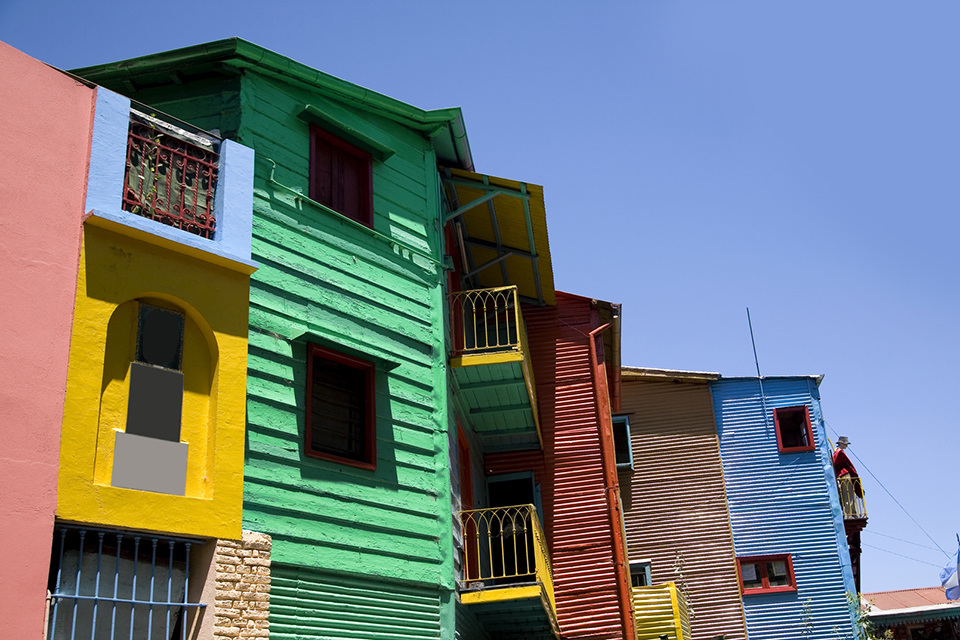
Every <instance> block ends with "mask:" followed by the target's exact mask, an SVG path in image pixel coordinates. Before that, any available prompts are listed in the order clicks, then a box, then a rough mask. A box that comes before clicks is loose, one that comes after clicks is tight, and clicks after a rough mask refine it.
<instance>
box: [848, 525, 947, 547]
mask: <svg viewBox="0 0 960 640" xmlns="http://www.w3.org/2000/svg"><path fill="white" fill-rule="evenodd" d="M863 532H864V533H869V534H870V535H873V536H881V537H884V538H890V539H891V540H896V541H897V542H905V543H907V544H912V545H913V546H915V547H920V548H921V549H930V550H931V551H938V549H937V548H936V547H928V546H927V545H925V544H920V543H918V542H911V541H909V540H904V539H902V538H895V537H893V536H888V535H887V534H885V533H880V532H878V531H873V530H872V529H864V530H863ZM940 551H942V549H940Z"/></svg>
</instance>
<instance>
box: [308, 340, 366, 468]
mask: <svg viewBox="0 0 960 640" xmlns="http://www.w3.org/2000/svg"><path fill="white" fill-rule="evenodd" d="M374 373H375V367H374V364H373V363H372V362H368V361H366V360H361V359H360V358H354V357H351V356H347V355H344V354H342V353H338V352H336V351H333V350H331V349H325V348H324V347H320V346H317V345H315V344H310V345H308V348H307V399H306V454H307V455H308V456H311V457H314V458H322V459H324V460H332V461H334V462H340V463H343V464H348V465H351V466H355V467H361V468H363V469H371V470H373V469H376V462H377V456H376V441H377V438H376V436H377V430H376V408H375V407H376V404H375V393H376V391H375V386H374V385H375V376H374Z"/></svg>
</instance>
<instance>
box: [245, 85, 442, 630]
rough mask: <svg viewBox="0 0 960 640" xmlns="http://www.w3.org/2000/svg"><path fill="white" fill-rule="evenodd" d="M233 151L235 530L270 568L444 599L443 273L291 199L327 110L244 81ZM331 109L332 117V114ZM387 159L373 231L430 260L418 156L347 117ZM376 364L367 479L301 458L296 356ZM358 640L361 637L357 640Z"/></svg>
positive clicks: (301, 376) (423, 148)
mask: <svg viewBox="0 0 960 640" xmlns="http://www.w3.org/2000/svg"><path fill="white" fill-rule="evenodd" d="M242 86H243V90H242V93H241V104H242V118H241V128H240V136H241V138H242V139H243V140H244V141H245V143H246V144H249V145H251V146H253V147H254V148H255V149H256V150H257V154H258V162H257V166H256V176H255V184H254V189H255V195H254V240H253V254H254V259H255V260H257V261H258V262H259V263H260V270H259V271H258V272H257V275H256V276H255V277H254V278H253V280H252V283H251V310H250V326H251V331H250V337H251V342H250V361H249V378H248V390H247V391H248V426H247V433H248V443H249V444H248V452H247V467H246V485H245V503H244V521H245V526H247V527H248V528H252V529H255V530H259V531H265V532H267V533H270V535H271V536H273V540H274V548H273V557H274V560H275V562H280V563H287V564H291V565H298V566H301V567H314V568H317V569H321V570H322V569H335V570H337V571H339V572H347V573H354V574H364V575H367V576H379V577H383V578H392V579H396V580H406V581H419V582H428V583H432V584H434V585H438V586H439V585H444V586H445V587H447V588H449V587H451V586H452V580H453V566H452V560H451V557H450V556H451V553H450V550H449V548H448V546H452V545H450V543H449V539H450V531H451V519H450V512H449V506H448V505H449V504H450V496H449V493H448V492H449V490H450V488H449V475H448V474H449V466H448V465H449V461H448V451H447V446H448V443H447V434H446V417H445V414H444V409H445V406H446V400H445V397H444V391H443V390H444V389H445V384H444V383H443V381H444V368H443V360H442V359H443V357H444V346H443V345H444V336H443V321H442V308H443V307H442V304H443V300H442V292H441V290H440V270H439V267H438V266H437V265H435V264H432V263H430V262H429V261H428V260H423V259H422V258H416V257H411V256H410V255H409V254H404V253H403V252H402V251H398V250H397V248H396V247H395V246H392V245H391V243H390V242H388V241H387V240H386V239H384V238H382V237H379V236H377V235H374V234H371V233H369V232H368V231H366V230H365V229H363V228H358V227H357V226H356V225H354V224H351V223H350V222H348V221H346V220H345V219H342V217H341V216H338V215H336V214H333V213H331V212H328V211H325V210H323V209H322V208H319V207H315V206H313V205H311V204H310V203H308V202H305V201H304V200H302V199H297V198H296V197H295V196H293V195H292V194H291V193H290V192H289V191H286V190H284V189H283V188H280V187H278V186H277V185H276V184H274V183H273V182H271V180H270V176H271V172H273V178H274V180H276V181H277V182H279V183H281V184H282V185H284V186H286V187H289V188H291V189H294V190H297V191H300V192H301V193H304V194H306V193H307V192H308V176H309V125H308V123H306V122H305V121H303V120H301V119H299V118H298V117H297V116H296V114H297V113H299V110H300V108H301V107H302V105H303V104H321V103H324V104H326V103H327V101H326V100H325V98H323V97H322V96H318V95H316V94H311V93H310V92H307V91H305V90H301V89H299V88H296V87H293V86H288V85H286V84H283V83H281V82H279V81H277V80H274V79H271V78H267V77H264V76H261V75H259V74H257V73H255V72H252V71H247V73H246V74H245V76H244V78H243V83H242ZM339 108H343V107H342V105H341V106H340V107H339ZM354 114H355V115H357V114H359V116H360V117H359V118H356V119H354V120H353V121H354V122H358V121H359V122H363V123H365V126H366V129H365V130H364V133H365V134H367V135H370V136H371V137H375V138H377V139H379V140H387V141H389V144H390V147H391V148H393V149H395V150H396V153H395V154H394V155H392V156H391V157H389V158H388V159H387V160H386V161H385V162H382V163H381V162H376V161H375V162H374V166H373V176H374V177H373V189H374V229H375V230H376V231H377V232H378V233H380V234H383V235H385V236H389V237H395V238H397V239H398V240H401V241H402V242H404V243H405V244H407V245H411V246H413V247H415V248H417V249H418V250H421V251H423V252H424V253H426V254H428V255H432V256H436V257H438V254H439V236H438V232H437V222H436V220H437V215H438V211H437V209H436V206H435V201H436V196H435V195H434V194H435V193H436V190H437V185H436V170H435V168H434V166H433V162H434V160H433V154H432V150H431V148H430V145H429V143H428V142H427V141H426V140H425V139H424V138H422V137H420V136H419V135H416V134H414V133H412V132H410V131H409V130H407V129H405V128H404V127H401V126H399V125H397V124H396V123H394V122H392V121H390V120H387V119H385V118H381V117H379V116H372V115H369V114H363V113H362V112H354ZM316 339H319V340H321V341H323V343H324V344H325V346H331V347H333V348H337V347H338V346H339V347H341V348H345V349H349V350H353V351H354V352H355V353H359V354H360V355H361V357H367V358H368V359H373V360H374V361H384V362H388V363H390V366H380V367H378V370H377V374H376V414H377V427H376V430H377V461H376V462H377V464H376V467H377V468H376V470H374V471H367V470H363V469H357V468H353V467H350V466H348V465H345V464H338V463H335V462H329V461H324V460H317V459H313V458H308V457H306V456H305V455H304V452H303V446H304V445H303V441H304V433H303V424H304V414H303V411H304V398H305V393H306V390H305V388H304V384H305V372H306V351H305V349H306V342H308V341H312V340H316ZM441 541H442V542H441ZM355 637H356V636H355Z"/></svg>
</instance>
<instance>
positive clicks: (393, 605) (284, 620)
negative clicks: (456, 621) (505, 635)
mask: <svg viewBox="0 0 960 640" xmlns="http://www.w3.org/2000/svg"><path fill="white" fill-rule="evenodd" d="M271 580H272V583H271V591H270V637H271V638H273V639H274V640H284V639H290V640H293V639H297V640H300V639H303V638H325V639H329V640H333V639H335V638H344V639H349V640H361V639H367V638H369V639H371V640H374V639H381V638H396V639H401V638H402V639H403V640H433V639H435V638H439V637H440V608H441V605H440V595H439V591H438V590H437V589H433V590H431V589H428V588H416V587H412V586H407V585H400V584H394V583H390V582H385V581H382V580H376V579H373V578H371V579H369V580H364V579H356V578H346V577H343V576H339V575H336V574H331V573H324V572H320V571H314V570H311V569H305V568H302V567H293V566H290V565H284V564H276V563H275V564H274V565H273V566H272V567H271ZM474 638H478V640H479V638H482V636H474Z"/></svg>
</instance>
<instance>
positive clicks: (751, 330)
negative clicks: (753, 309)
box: [747, 307, 768, 426]
mask: <svg viewBox="0 0 960 640" xmlns="http://www.w3.org/2000/svg"><path fill="white" fill-rule="evenodd" d="M747 324H748V325H750V344H752V345H753V361H754V362H755V363H756V365H757V380H758V381H759V382H760V404H761V405H763V426H768V424H767V398H766V396H765V395H764V394H763V376H762V375H760V360H759V359H757V342H756V340H754V339H753V321H752V320H751V319H750V307H747Z"/></svg>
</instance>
